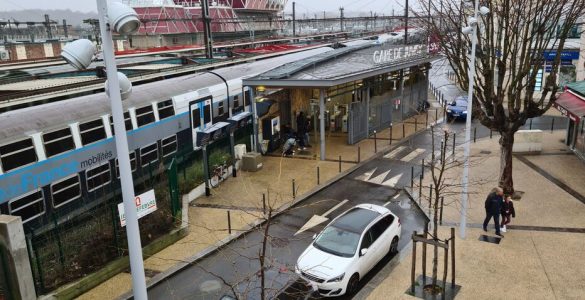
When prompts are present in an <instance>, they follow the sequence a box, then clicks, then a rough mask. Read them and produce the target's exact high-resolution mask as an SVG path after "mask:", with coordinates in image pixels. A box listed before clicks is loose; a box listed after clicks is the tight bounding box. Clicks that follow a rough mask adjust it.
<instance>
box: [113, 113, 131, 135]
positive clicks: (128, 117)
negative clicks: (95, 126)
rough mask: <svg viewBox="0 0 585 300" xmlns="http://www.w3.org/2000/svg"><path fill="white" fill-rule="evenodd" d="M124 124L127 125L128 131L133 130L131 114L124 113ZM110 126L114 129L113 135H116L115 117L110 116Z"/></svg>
mask: <svg viewBox="0 0 585 300" xmlns="http://www.w3.org/2000/svg"><path fill="white" fill-rule="evenodd" d="M124 124H125V125H126V131H130V130H132V120H131V119H130V113H129V112H125V113H124ZM110 126H111V127H112V134H115V131H114V117H112V116H110Z"/></svg>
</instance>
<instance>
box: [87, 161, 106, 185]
mask: <svg viewBox="0 0 585 300" xmlns="http://www.w3.org/2000/svg"><path fill="white" fill-rule="evenodd" d="M85 178H86V179H87V191H88V192H91V191H93V190H95V189H97V188H99V187H101V186H103V185H106V184H108V183H109V182H110V180H111V178H110V164H109V163H105V164H103V165H101V166H97V167H95V168H93V169H89V170H87V171H85Z"/></svg>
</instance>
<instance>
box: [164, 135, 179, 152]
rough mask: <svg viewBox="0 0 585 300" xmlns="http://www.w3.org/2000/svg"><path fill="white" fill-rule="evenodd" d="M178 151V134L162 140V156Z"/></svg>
mask: <svg viewBox="0 0 585 300" xmlns="http://www.w3.org/2000/svg"><path fill="white" fill-rule="evenodd" d="M175 152H177V136H176V135H172V136H169V137H168V138H165V139H163V140H162V156H163V157H167V156H169V155H171V154H174V153H175Z"/></svg>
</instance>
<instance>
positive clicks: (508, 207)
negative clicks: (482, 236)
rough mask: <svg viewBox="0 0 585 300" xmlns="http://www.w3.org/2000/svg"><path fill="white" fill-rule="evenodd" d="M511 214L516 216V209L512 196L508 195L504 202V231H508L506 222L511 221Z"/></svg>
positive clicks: (513, 216)
mask: <svg viewBox="0 0 585 300" xmlns="http://www.w3.org/2000/svg"><path fill="white" fill-rule="evenodd" d="M510 216H512V218H515V217H516V211H515V210H514V203H512V196H510V195H507V196H505V197H504V202H503V203H502V226H501V227H502V232H506V224H508V223H510Z"/></svg>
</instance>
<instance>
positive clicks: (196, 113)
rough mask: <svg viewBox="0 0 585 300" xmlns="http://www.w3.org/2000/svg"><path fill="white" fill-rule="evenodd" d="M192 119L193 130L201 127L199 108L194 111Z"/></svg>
mask: <svg viewBox="0 0 585 300" xmlns="http://www.w3.org/2000/svg"><path fill="white" fill-rule="evenodd" d="M191 117H192V118H193V128H197V127H199V126H201V114H200V113H199V108H197V109H194V110H193V113H192V114H191Z"/></svg>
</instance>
